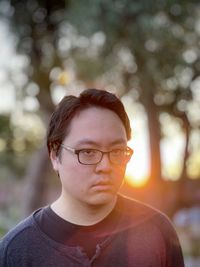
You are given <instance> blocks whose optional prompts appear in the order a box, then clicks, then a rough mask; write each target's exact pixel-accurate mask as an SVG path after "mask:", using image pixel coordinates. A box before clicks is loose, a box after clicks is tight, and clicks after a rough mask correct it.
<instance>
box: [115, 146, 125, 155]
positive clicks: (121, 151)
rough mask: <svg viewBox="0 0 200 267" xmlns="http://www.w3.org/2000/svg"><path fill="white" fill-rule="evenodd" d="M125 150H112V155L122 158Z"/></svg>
mask: <svg viewBox="0 0 200 267" xmlns="http://www.w3.org/2000/svg"><path fill="white" fill-rule="evenodd" d="M124 152H125V150H124V149H120V148H116V149H113V150H112V155H113V156H122V155H124Z"/></svg>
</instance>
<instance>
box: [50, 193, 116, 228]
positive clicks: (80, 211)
mask: <svg viewBox="0 0 200 267" xmlns="http://www.w3.org/2000/svg"><path fill="white" fill-rule="evenodd" d="M116 200H117V196H115V197H113V200H112V201H110V202H109V203H107V204H102V205H90V204H87V203H86V204H85V203H81V202H79V201H77V202H76V203H74V201H73V202H71V201H70V199H68V198H66V196H63V195H62V194H61V196H60V197H59V198H58V199H57V200H56V201H55V202H53V203H52V205H51V208H52V210H53V211H54V212H55V213H56V214H57V215H58V216H60V217H61V218H63V219H64V220H66V221H69V222H71V223H74V224H77V225H85V226H87V225H93V224H96V223H98V222H100V221H101V220H103V219H104V218H105V217H106V216H107V215H108V214H109V213H110V212H111V211H112V210H113V208H114V206H115V204H116Z"/></svg>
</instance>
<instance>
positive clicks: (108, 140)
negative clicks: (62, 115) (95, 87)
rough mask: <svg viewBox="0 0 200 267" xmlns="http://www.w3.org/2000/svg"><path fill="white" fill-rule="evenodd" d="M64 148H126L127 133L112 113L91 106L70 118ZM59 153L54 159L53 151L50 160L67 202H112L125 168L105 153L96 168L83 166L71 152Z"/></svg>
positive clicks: (105, 149)
mask: <svg viewBox="0 0 200 267" xmlns="http://www.w3.org/2000/svg"><path fill="white" fill-rule="evenodd" d="M63 145H65V146H69V147H71V148H74V149H85V148H93V149H99V150H102V151H110V150H113V149H115V148H125V147H126V145H127V137H126V131H125V128H124V125H123V123H122V122H121V120H120V118H119V117H118V116H117V115H116V114H115V113H114V112H112V111H110V110H108V109H104V108H98V107H90V108H87V109H85V110H83V111H81V112H80V113H79V114H77V115H75V117H74V118H73V119H72V121H71V124H70V128H69V133H68V134H67V136H66V137H65V139H64V141H63ZM60 153H61V154H60V156H58V157H56V155H55V153H54V152H52V153H51V161H52V164H53V168H54V170H56V171H58V173H59V176H60V179H61V184H62V194H63V195H64V197H65V198H66V199H67V200H68V201H71V202H73V203H76V202H77V201H78V202H79V203H84V204H89V205H106V204H108V203H110V202H111V201H113V199H114V198H115V197H116V193H117V192H118V190H119V188H120V186H121V184H122V182H123V178H124V173H125V168H126V166H125V165H116V164H113V163H111V162H110V160H109V158H108V154H104V156H103V158H102V160H101V162H99V163H97V164H95V165H82V164H80V163H79V162H78V158H77V155H76V154H74V153H73V152H71V151H66V150H65V149H63V148H61V151H60Z"/></svg>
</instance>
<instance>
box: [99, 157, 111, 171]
mask: <svg viewBox="0 0 200 267" xmlns="http://www.w3.org/2000/svg"><path fill="white" fill-rule="evenodd" d="M111 165H112V163H111V162H110V158H109V155H108V154H103V157H102V159H101V161H100V162H99V163H98V164H97V165H96V169H97V170H106V171H108V170H110V169H111Z"/></svg>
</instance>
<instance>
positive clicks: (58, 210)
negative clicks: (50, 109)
mask: <svg viewBox="0 0 200 267" xmlns="http://www.w3.org/2000/svg"><path fill="white" fill-rule="evenodd" d="M130 137H131V129H130V123H129V119H128V116H127V114H126V112H125V110H124V107H123V104H122V103H121V101H120V100H119V99H118V98H117V97H116V96H115V95H113V94H111V93H109V92H106V91H102V90H96V89H88V90H85V91H84V92H83V93H81V94H80V96H79V97H75V96H66V97H64V98H63V100H62V101H61V102H60V104H59V105H58V107H57V108H56V110H55V112H54V113H53V115H52V117H51V120H50V124H49V128H48V133H47V146H48V151H49V155H50V159H51V162H52V166H53V168H54V170H55V171H56V172H57V174H58V176H59V178H60V181H61V185H62V190H61V194H60V196H59V198H58V199H57V200H56V201H55V202H53V203H52V204H51V205H49V206H47V207H44V208H41V209H39V210H37V211H35V212H34V213H33V214H32V215H31V216H30V217H28V218H27V219H25V220H24V221H23V222H21V223H20V224H19V225H18V226H16V227H15V228H14V229H13V230H11V231H10V232H9V233H8V234H7V235H6V236H5V237H4V238H3V240H2V241H1V245H0V266H2V267H5V266H6V267H8V266H9V267H11V266H13V267H26V266H32V267H36V266H37V267H38V266H40V267H50V266H58V267H78V266H85V267H86V266H88V267H89V266H95V267H99V266H101V267H182V266H184V263H183V257H182V252H181V248H180V245H179V241H178V238H177V235H176V233H175V231H174V229H173V227H172V225H171V223H170V222H169V220H168V219H167V218H166V217H165V216H164V215H163V214H161V213H160V212H158V211H156V210H154V209H152V208H150V207H148V206H146V205H143V204H141V203H139V202H137V201H134V200H130V199H127V198H125V197H123V196H120V195H119V194H118V191H119V189H120V187H121V185H122V183H123V178H124V173H125V169H126V164H127V163H128V161H129V160H130V158H131V156H132V153H133V150H132V149H131V148H129V147H128V146H127V141H128V140H129V139H130Z"/></svg>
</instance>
